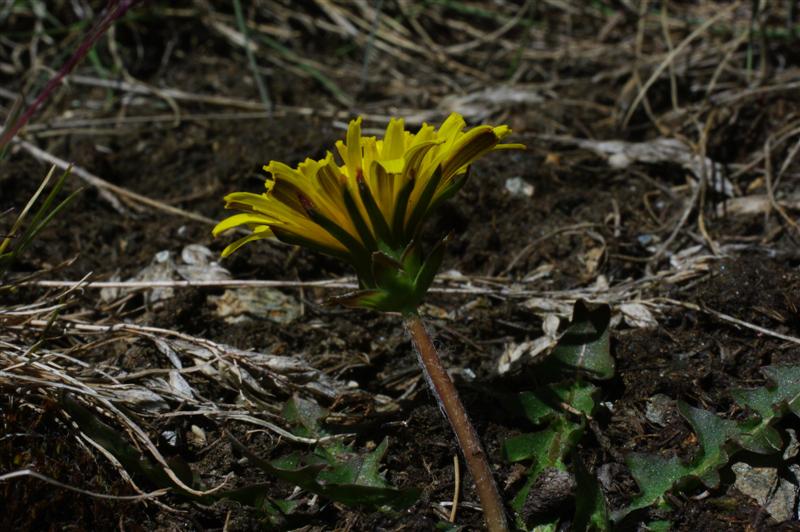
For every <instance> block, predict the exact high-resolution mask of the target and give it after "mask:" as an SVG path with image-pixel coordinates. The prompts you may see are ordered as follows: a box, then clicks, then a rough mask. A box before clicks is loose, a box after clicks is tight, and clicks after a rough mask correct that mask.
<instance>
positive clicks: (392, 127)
mask: <svg viewBox="0 0 800 532" xmlns="http://www.w3.org/2000/svg"><path fill="white" fill-rule="evenodd" d="M404 134H405V129H404V122H403V120H402V119H397V118H392V119H391V120H389V125H388V126H386V134H385V135H384V137H383V149H382V150H381V159H384V160H387V159H401V158H402V157H403V150H404V149H405V136H404ZM384 168H386V165H384ZM386 171H387V172H389V173H396V172H392V171H391V170H389V169H388V168H386Z"/></svg>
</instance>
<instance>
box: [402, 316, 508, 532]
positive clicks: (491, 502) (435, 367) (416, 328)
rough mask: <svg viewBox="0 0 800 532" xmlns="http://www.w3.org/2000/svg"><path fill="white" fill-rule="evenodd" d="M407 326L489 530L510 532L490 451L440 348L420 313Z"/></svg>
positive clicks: (409, 320)
mask: <svg viewBox="0 0 800 532" xmlns="http://www.w3.org/2000/svg"><path fill="white" fill-rule="evenodd" d="M404 325H405V327H406V330H408V333H409V334H410V335H411V341H412V343H413V344H414V348H415V349H416V351H417V357H418V358H419V363H420V365H421V366H422V371H423V373H424V374H425V378H426V380H427V381H428V386H429V387H430V388H431V390H433V393H434V394H435V395H436V399H437V400H438V401H439V405H440V406H441V407H442V409H443V410H444V412H445V414H446V415H447V419H448V421H450V426H451V427H452V428H453V432H455V433H456V438H457V439H458V445H459V446H460V447H461V452H462V453H463V454H464V461H465V462H466V463H467V469H468V470H469V472H470V474H471V475H472V478H473V479H474V480H475V487H476V489H477V490H478V498H479V499H480V501H481V506H482V507H483V516H484V518H485V519H486V527H487V528H488V530H489V532H507V531H508V521H507V520H506V512H505V508H504V507H503V500H502V499H501V498H500V493H499V492H498V491H497V485H496V484H495V482H494V477H493V476H492V470H491V469H490V467H489V462H488V461H487V460H486V452H485V451H484V450H483V446H482V445H481V442H480V440H479V439H478V434H477V433H476V432H475V429H474V428H473V427H472V423H470V421H469V418H468V417H467V412H466V411H465V410H464V405H463V404H461V399H460V398H459V396H458V392H457V391H456V387H455V386H453V381H451V380H450V377H449V376H448V375H447V370H445V368H444V366H443V365H442V361H441V359H439V355H438V354H437V353H436V348H435V347H434V346H433V342H432V341H431V337H430V335H429V334H428V331H427V330H425V325H424V324H423V323H422V320H421V319H420V317H419V316H417V315H416V314H412V315H409V316H406V317H405V320H404Z"/></svg>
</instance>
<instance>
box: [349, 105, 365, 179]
mask: <svg viewBox="0 0 800 532" xmlns="http://www.w3.org/2000/svg"><path fill="white" fill-rule="evenodd" d="M347 168H348V169H349V170H350V177H355V176H356V172H357V171H358V170H360V169H361V168H362V166H361V117H360V116H359V117H358V118H356V119H355V120H351V121H350V125H349V126H348V128H347Z"/></svg>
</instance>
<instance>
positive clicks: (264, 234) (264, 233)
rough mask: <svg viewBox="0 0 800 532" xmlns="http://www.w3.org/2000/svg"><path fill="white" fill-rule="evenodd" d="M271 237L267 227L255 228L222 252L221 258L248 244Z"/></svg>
mask: <svg viewBox="0 0 800 532" xmlns="http://www.w3.org/2000/svg"><path fill="white" fill-rule="evenodd" d="M271 236H272V231H270V229H269V227H267V226H266V225H262V226H260V227H257V228H256V229H255V230H254V231H253V232H252V233H251V234H249V235H247V236H245V237H242V238H240V239H239V240H236V241H235V242H233V243H232V244H230V245H228V247H226V248H225V249H223V250H222V258H225V257H227V256H229V255H230V254H231V253H233V252H234V251H236V250H237V249H239V248H240V247H242V246H244V245H245V244H247V243H248V242H253V241H255V240H261V239H263V238H270V237H271Z"/></svg>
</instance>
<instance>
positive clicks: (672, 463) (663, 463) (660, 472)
mask: <svg viewBox="0 0 800 532" xmlns="http://www.w3.org/2000/svg"><path fill="white" fill-rule="evenodd" d="M678 411H679V412H680V413H681V415H682V416H683V417H684V418H686V420H687V421H688V422H689V423H690V424H691V425H692V428H693V429H694V431H695V433H696V434H697V439H698V442H699V444H700V449H701V452H700V454H699V455H698V456H697V457H696V458H695V459H694V461H693V462H692V463H691V464H685V463H683V462H681V461H680V460H679V459H678V458H677V457H675V456H672V457H669V458H664V457H662V456H658V455H652V454H645V453H633V454H631V455H629V456H628V457H627V459H626V462H627V464H628V467H629V468H630V470H631V474H632V475H633V478H634V479H635V480H636V483H637V484H638V485H639V489H640V490H641V492H640V494H639V495H638V496H637V497H635V498H634V499H633V501H631V504H630V505H629V506H628V507H626V508H624V509H622V510H620V511H618V512H616V513H615V514H614V520H620V519H622V518H623V517H625V516H626V515H628V514H629V513H631V512H633V511H635V510H639V509H641V508H646V507H648V506H650V505H652V504H655V503H658V502H660V501H662V500H663V499H662V498H663V496H664V495H665V494H666V492H667V491H669V490H671V489H672V488H673V487H674V486H675V485H678V484H683V483H685V482H687V481H690V480H691V479H695V478H696V479H699V480H700V481H701V482H702V483H703V484H704V485H705V486H707V487H709V488H715V487H717V486H718V485H719V473H718V470H719V468H721V467H722V466H724V465H725V464H727V463H728V459H729V457H730V456H729V452H728V449H727V447H726V445H725V444H726V442H727V441H729V440H730V439H731V437H732V436H734V435H735V434H736V431H737V427H736V422H734V421H729V420H724V419H722V418H720V417H719V416H717V415H716V414H714V413H712V412H708V411H707V410H702V409H700V408H694V407H692V406H689V405H687V404H686V403H684V402H680V401H679V402H678Z"/></svg>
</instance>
